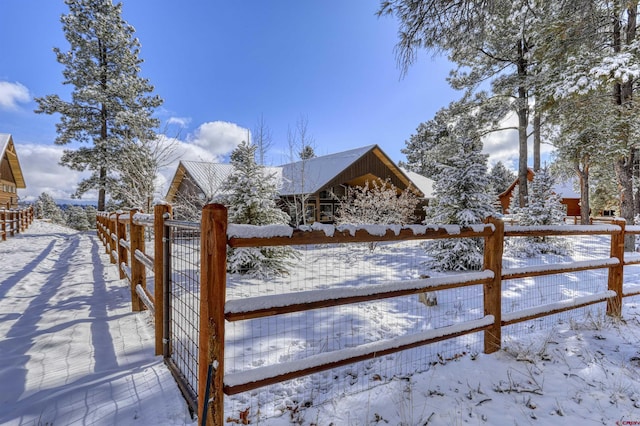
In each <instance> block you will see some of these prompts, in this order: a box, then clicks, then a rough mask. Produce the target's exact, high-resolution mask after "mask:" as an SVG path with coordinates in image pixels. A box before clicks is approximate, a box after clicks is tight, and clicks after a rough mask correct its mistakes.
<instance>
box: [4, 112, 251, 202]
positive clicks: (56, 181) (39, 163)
mask: <svg viewBox="0 0 640 426" xmlns="http://www.w3.org/2000/svg"><path fill="white" fill-rule="evenodd" d="M247 132H248V131H247V130H246V129H244V128H242V127H240V126H238V125H237V124H234V123H228V122H222V121H214V122H209V123H205V124H203V125H201V126H200V127H199V128H198V129H197V130H196V132H195V134H194V136H191V137H189V138H188V139H187V140H180V139H177V138H170V137H167V136H165V135H161V136H160V137H161V142H162V143H163V144H173V145H174V146H173V147H172V151H171V155H169V158H167V159H165V160H164V161H163V163H164V164H163V167H162V168H161V170H160V173H159V175H158V177H157V180H156V183H157V184H158V194H157V196H159V197H160V198H163V197H164V195H166V191H167V190H168V186H169V183H170V182H171V179H173V175H174V174H175V171H176V169H177V167H178V162H179V161H180V160H189V161H214V162H215V161H223V157H224V156H225V155H227V154H229V153H230V152H231V151H233V149H235V148H236V147H237V146H238V145H239V144H240V142H242V141H243V140H246V138H247ZM64 150H65V148H64V147H61V146H57V145H37V144H18V143H16V151H17V153H18V158H19V160H20V166H21V167H22V172H23V174H24V177H25V181H26V184H27V188H26V189H21V190H19V192H18V195H19V196H20V197H21V199H22V200H25V201H35V200H36V199H37V198H38V196H40V194H41V193H42V192H47V193H49V195H51V196H52V197H53V198H55V199H56V200H69V199H71V195H72V194H73V193H74V192H75V190H76V188H77V187H78V183H79V182H80V181H81V180H82V179H84V178H86V177H88V176H89V175H90V173H89V172H82V173H81V172H77V171H74V170H71V169H69V168H67V167H64V166H61V165H59V162H60V157H61V156H62V152H63V151H64ZM97 198H98V197H97V193H96V192H95V191H91V192H88V193H87V194H85V195H83V197H82V200H83V201H95V200H97Z"/></svg>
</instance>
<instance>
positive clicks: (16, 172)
mask: <svg viewBox="0 0 640 426" xmlns="http://www.w3.org/2000/svg"><path fill="white" fill-rule="evenodd" d="M26 187H27V186H26V184H25V181H24V176H23V175H22V168H21V167H20V161H19V160H18V154H17V153H16V147H15V145H14V143H13V138H12V137H11V135H10V134H7V133H0V209H2V208H5V209H14V208H17V207H18V189H24V188H26Z"/></svg>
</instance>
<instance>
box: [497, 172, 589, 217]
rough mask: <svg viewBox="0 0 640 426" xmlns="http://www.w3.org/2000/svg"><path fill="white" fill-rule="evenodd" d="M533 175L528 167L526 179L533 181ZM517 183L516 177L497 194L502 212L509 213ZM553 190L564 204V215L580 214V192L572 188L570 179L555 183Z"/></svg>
mask: <svg viewBox="0 0 640 426" xmlns="http://www.w3.org/2000/svg"><path fill="white" fill-rule="evenodd" d="M534 176H535V172H534V171H533V170H531V169H530V168H528V169H527V180H528V181H529V182H531V181H533V177H534ZM518 183H519V180H518V178H516V179H515V180H514V181H513V182H512V183H511V185H509V187H508V188H507V189H506V190H505V191H504V192H503V193H502V194H499V195H498V200H499V202H500V207H501V208H502V213H504V214H508V213H509V206H510V205H511V197H512V196H513V195H514V193H515V189H516V187H517V186H518ZM553 192H554V193H555V194H557V195H558V196H559V197H560V202H561V203H562V204H564V205H565V206H566V216H580V194H579V193H578V192H576V191H575V190H574V189H573V180H572V179H569V180H567V181H565V182H559V183H556V184H555V185H554V186H553Z"/></svg>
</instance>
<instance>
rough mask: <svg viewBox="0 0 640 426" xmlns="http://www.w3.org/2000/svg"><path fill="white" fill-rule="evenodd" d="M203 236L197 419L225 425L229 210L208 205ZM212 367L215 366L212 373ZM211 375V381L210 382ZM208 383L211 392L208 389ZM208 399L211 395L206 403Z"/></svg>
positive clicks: (215, 205)
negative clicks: (224, 389) (225, 334)
mask: <svg viewBox="0 0 640 426" xmlns="http://www.w3.org/2000/svg"><path fill="white" fill-rule="evenodd" d="M200 230H201V234H200V341H199V353H198V359H199V361H198V417H199V419H200V422H201V423H202V422H206V424H207V425H209V426H211V425H213V426H222V424H223V422H224V393H223V386H224V381H223V378H224V305H225V300H226V279H227V209H226V207H225V206H223V205H221V204H207V205H206V206H204V208H203V209H202V221H201V228H200ZM209 366H212V368H211V369H209ZM209 371H211V374H212V377H211V380H207V376H208V373H209ZM207 383H209V389H207ZM205 395H209V398H208V400H205Z"/></svg>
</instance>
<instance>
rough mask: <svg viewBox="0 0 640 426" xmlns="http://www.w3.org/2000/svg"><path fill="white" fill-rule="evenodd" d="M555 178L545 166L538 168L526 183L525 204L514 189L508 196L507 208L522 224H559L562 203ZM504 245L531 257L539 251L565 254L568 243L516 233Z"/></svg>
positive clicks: (511, 250) (562, 218)
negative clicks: (520, 200)
mask: <svg viewBox="0 0 640 426" xmlns="http://www.w3.org/2000/svg"><path fill="white" fill-rule="evenodd" d="M554 183H555V182H554V178H553V177H552V176H551V174H550V173H549V170H548V168H543V169H540V170H539V171H538V172H536V174H535V176H534V177H533V181H532V182H531V185H530V187H529V196H528V197H527V205H526V206H525V207H519V206H518V203H517V200H518V198H519V197H518V194H517V189H518V187H516V190H515V191H514V194H513V196H512V198H511V205H510V207H509V211H510V212H511V214H512V215H513V217H514V219H516V220H517V222H518V224H519V225H522V226H540V225H559V224H562V223H563V221H564V217H565V207H564V205H563V204H562V203H561V202H560V196H559V195H558V194H556V193H554V192H553V186H554ZM505 249H506V250H507V251H508V252H509V253H510V254H511V255H512V256H517V257H533V256H536V255H539V254H545V253H550V254H558V255H566V254H568V252H569V250H570V245H569V244H568V243H567V242H565V241H564V240H563V239H561V238H558V237H548V236H543V237H518V238H509V239H507V241H506V244H505Z"/></svg>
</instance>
